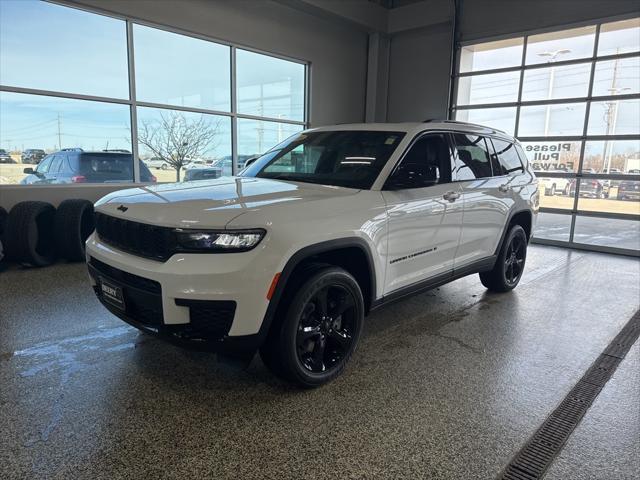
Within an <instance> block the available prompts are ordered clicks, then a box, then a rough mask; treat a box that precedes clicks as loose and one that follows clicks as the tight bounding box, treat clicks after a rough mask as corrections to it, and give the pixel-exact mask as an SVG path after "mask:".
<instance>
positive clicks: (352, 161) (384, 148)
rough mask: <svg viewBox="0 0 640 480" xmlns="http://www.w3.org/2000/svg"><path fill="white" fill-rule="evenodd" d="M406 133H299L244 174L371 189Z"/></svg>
mask: <svg viewBox="0 0 640 480" xmlns="http://www.w3.org/2000/svg"><path fill="white" fill-rule="evenodd" d="M404 135H405V134H404V132H379V131H365V130H348V131H330V132H306V133H300V134H296V135H294V136H292V137H290V138H289V139H287V140H285V141H284V142H282V143H280V144H279V145H276V146H275V147H274V148H273V149H271V150H269V151H268V152H267V153H265V154H264V155H262V156H261V157H260V158H258V159H257V160H256V161H255V162H254V163H252V164H251V165H250V166H249V167H247V169H246V170H245V171H244V172H242V176H243V177H259V178H274V179H279V180H290V181H294V182H307V183H319V184H322V185H335V186H339V187H347V188H357V189H369V188H371V186H372V185H373V182H374V181H375V179H376V178H377V177H378V175H379V173H380V171H381V170H382V167H384V165H385V164H386V163H387V161H388V160H389V157H391V154H392V153H393V152H394V150H395V149H396V147H397V146H398V144H399V143H400V140H402V138H403V137H404Z"/></svg>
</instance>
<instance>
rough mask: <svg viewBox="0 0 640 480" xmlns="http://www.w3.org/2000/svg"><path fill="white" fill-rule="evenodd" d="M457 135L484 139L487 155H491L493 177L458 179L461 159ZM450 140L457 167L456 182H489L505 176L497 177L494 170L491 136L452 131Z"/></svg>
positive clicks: (490, 163) (490, 164) (490, 165)
mask: <svg viewBox="0 0 640 480" xmlns="http://www.w3.org/2000/svg"><path fill="white" fill-rule="evenodd" d="M455 135H475V136H476V137H480V138H482V141H483V142H484V145H485V147H486V149H487V150H486V151H487V154H488V155H489V162H488V163H489V168H490V169H491V175H489V176H487V177H476V178H463V179H459V178H458V168H457V163H458V160H459V157H458V145H457V144H456V139H455ZM449 138H450V141H451V147H452V149H453V156H454V157H453V160H454V166H455V167H456V168H455V177H456V182H475V181H477V180H487V179H490V178H495V177H501V176H503V175H496V172H495V171H494V170H493V156H494V149H493V143H491V142H488V141H487V139H488V138H490V137H489V135H485V134H484V133H478V132H465V131H463V130H452V131H450V132H449ZM474 175H475V174H474Z"/></svg>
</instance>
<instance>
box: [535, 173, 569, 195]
mask: <svg viewBox="0 0 640 480" xmlns="http://www.w3.org/2000/svg"><path fill="white" fill-rule="evenodd" d="M556 171H557V172H559V173H566V171H565V170H556ZM538 180H539V181H540V186H541V187H542V188H544V194H545V195H551V196H553V195H557V194H561V195H569V185H571V179H570V178H563V177H556V178H549V177H541V178H538Z"/></svg>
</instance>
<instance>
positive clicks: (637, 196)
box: [617, 180, 640, 200]
mask: <svg viewBox="0 0 640 480" xmlns="http://www.w3.org/2000/svg"><path fill="white" fill-rule="evenodd" d="M617 198H618V200H640V180H621V181H620V182H619V183H618V195H617Z"/></svg>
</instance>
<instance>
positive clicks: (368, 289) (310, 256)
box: [260, 237, 377, 338]
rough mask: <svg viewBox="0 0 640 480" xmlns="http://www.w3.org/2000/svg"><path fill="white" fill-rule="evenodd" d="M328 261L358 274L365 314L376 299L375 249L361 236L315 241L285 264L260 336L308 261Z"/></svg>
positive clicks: (355, 276)
mask: <svg viewBox="0 0 640 480" xmlns="http://www.w3.org/2000/svg"><path fill="white" fill-rule="evenodd" d="M312 263H327V264H331V265H335V266H338V267H342V268H344V269H345V270H346V271H347V272H349V273H350V274H351V275H353V276H354V278H355V279H356V281H357V282H358V284H359V285H360V288H361V290H362V293H363V297H364V303H365V314H366V313H368V312H369V310H370V308H371V306H372V304H373V303H374V301H375V299H376V288H377V283H376V271H375V264H374V260H373V255H372V253H371V249H370V247H369V245H368V244H367V242H366V241H365V240H363V239H362V238H359V237H349V238H341V239H336V240H328V241H324V242H319V243H315V244H312V245H308V246H306V247H303V248H301V249H300V250H298V251H297V252H296V253H294V254H293V255H292V256H291V257H290V258H289V260H287V263H286V264H285V266H284V268H283V269H282V272H281V273H280V277H279V279H278V283H277V285H276V288H275V290H274V293H273V296H272V297H271V301H270V302H269V306H268V307H267V312H266V313H265V316H264V318H263V321H262V325H261V327H260V336H261V337H262V338H266V335H267V334H268V332H269V330H270V328H271V325H272V323H273V320H274V318H275V317H276V315H277V314H278V310H279V308H280V306H281V305H283V302H286V298H285V292H286V289H287V285H288V284H289V283H290V282H291V281H292V279H295V276H296V275H297V274H298V273H300V272H301V271H302V270H303V269H304V267H305V265H309V264H312Z"/></svg>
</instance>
